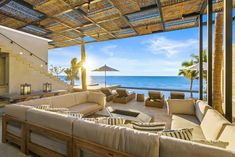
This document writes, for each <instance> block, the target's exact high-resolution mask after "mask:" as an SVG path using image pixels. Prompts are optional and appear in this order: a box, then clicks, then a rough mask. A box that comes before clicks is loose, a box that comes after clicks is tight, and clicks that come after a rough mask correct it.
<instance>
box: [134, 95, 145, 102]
mask: <svg viewBox="0 0 235 157" xmlns="http://www.w3.org/2000/svg"><path fill="white" fill-rule="evenodd" d="M136 101H138V102H144V94H137V99H136Z"/></svg>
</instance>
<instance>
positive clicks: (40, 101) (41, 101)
mask: <svg viewBox="0 0 235 157" xmlns="http://www.w3.org/2000/svg"><path fill="white" fill-rule="evenodd" d="M20 104H23V105H29V106H40V105H51V98H50V97H48V98H40V99H33V100H29V101H24V102H21V103H20Z"/></svg>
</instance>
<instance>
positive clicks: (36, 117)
mask: <svg viewBox="0 0 235 157" xmlns="http://www.w3.org/2000/svg"><path fill="white" fill-rule="evenodd" d="M73 120H74V118H72V117H68V116H66V115H62V114H58V113H55V112H49V111H43V110H39V109H30V110H28V111H27V121H28V122H29V123H31V124H35V125H39V126H42V127H46V128H49V129H54V130H56V131H60V132H63V133H66V134H68V135H72V123H73Z"/></svg>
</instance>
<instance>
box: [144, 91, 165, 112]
mask: <svg viewBox="0 0 235 157" xmlns="http://www.w3.org/2000/svg"><path fill="white" fill-rule="evenodd" d="M163 105H164V96H163V95H162V93H161V92H149V97H148V98H147V99H146V101H145V106H149V107H158V108H162V107H163Z"/></svg>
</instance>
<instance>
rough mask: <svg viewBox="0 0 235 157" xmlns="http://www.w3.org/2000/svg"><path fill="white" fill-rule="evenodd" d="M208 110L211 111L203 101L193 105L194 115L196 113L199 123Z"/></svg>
mask: <svg viewBox="0 0 235 157" xmlns="http://www.w3.org/2000/svg"><path fill="white" fill-rule="evenodd" d="M208 109H211V107H210V106H209V105H208V104H207V103H206V102H205V101H202V100H198V101H197V102H196V103H195V113H196V116H197V119H198V120H199V121H200V122H201V121H202V119H203V117H204V115H205V113H206V111H207V110H208Z"/></svg>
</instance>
